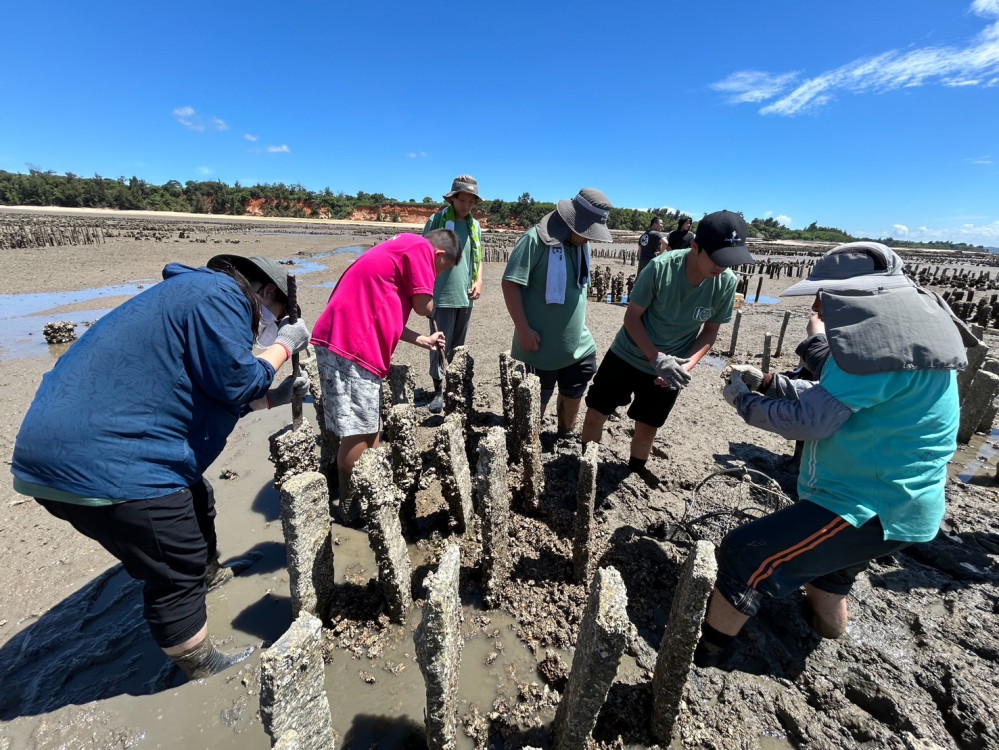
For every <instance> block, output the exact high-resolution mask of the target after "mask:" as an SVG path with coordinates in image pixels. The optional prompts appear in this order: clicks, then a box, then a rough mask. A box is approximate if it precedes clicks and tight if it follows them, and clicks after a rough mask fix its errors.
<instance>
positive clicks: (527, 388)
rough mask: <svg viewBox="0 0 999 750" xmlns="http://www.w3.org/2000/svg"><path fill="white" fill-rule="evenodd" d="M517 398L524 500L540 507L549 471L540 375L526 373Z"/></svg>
mask: <svg viewBox="0 0 999 750" xmlns="http://www.w3.org/2000/svg"><path fill="white" fill-rule="evenodd" d="M514 398H515V399H516V409H515V413H516V424H515V425H514V428H513V429H514V430H515V431H516V432H517V434H518V439H519V442H520V455H519V456H517V458H519V459H520V463H521V466H522V467H523V471H524V474H523V477H524V480H523V490H524V500H525V502H526V503H527V505H528V507H529V508H532V509H534V510H537V509H538V507H539V505H540V503H541V495H542V493H543V492H544V490H545V473H544V469H543V468H542V466H541V380H540V379H539V378H538V376H537V375H532V374H528V375H525V376H524V377H523V379H522V380H521V382H520V384H519V385H518V386H517V391H516V393H515V394H514Z"/></svg>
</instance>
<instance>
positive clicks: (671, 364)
mask: <svg viewBox="0 0 999 750" xmlns="http://www.w3.org/2000/svg"><path fill="white" fill-rule="evenodd" d="M689 361H690V360H689V359H687V358H686V357H672V356H670V355H669V354H663V353H662V352H659V354H657V355H656V362H655V365H654V367H655V368H656V375H658V376H659V377H661V378H662V379H663V380H665V381H666V384H667V385H668V386H670V387H671V388H676V389H680V388H683V387H684V386H686V385H687V383H689V382H690V373H689V372H687V371H686V370H684V369H683V367H681V365H685V364H687V363H688V362H689Z"/></svg>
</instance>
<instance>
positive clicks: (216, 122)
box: [212, 117, 229, 130]
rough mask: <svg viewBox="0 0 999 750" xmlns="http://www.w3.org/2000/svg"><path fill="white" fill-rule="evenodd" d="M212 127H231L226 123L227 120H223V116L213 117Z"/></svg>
mask: <svg viewBox="0 0 999 750" xmlns="http://www.w3.org/2000/svg"><path fill="white" fill-rule="evenodd" d="M212 127H213V128H215V129H216V130H228V129H229V126H228V125H226V124H225V120H223V119H222V118H221V117H213V118H212Z"/></svg>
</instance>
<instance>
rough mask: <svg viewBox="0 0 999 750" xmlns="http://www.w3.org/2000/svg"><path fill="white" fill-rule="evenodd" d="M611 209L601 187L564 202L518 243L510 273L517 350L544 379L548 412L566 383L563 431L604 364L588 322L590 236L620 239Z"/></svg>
mask: <svg viewBox="0 0 999 750" xmlns="http://www.w3.org/2000/svg"><path fill="white" fill-rule="evenodd" d="M611 208H612V206H611V202H610V201H609V200H608V199H607V196H606V195H604V194H603V193H601V192H600V191H599V190H595V189H593V188H583V189H582V190H580V191H579V193H578V194H577V195H576V197H575V198H573V199H572V200H571V201H567V200H561V201H559V202H558V206H557V208H556V210H554V211H552V212H551V213H549V214H546V215H545V216H543V217H542V219H541V221H539V222H538V223H537V225H536V226H534V227H532V228H531V229H530V230H529V231H528V232H527V233H526V234H525V235H524V236H522V237H521V238H520V239H519V240H518V241H517V244H516V246H515V247H514V248H513V253H512V254H511V255H510V260H509V261H508V262H507V264H506V270H505V271H504V272H503V299H504V300H505V302H506V309H507V311H509V313H510V317H511V318H512V319H513V325H514V336H513V343H512V344H511V346H510V354H511V356H512V357H513V358H514V359H519V360H520V361H521V362H524V363H525V364H526V365H527V366H528V369H529V370H530V371H531V372H533V373H534V374H536V375H537V376H538V377H539V378H540V379H541V414H542V416H544V413H545V408H546V407H547V405H548V402H549V401H550V400H551V397H552V394H554V392H555V384H556V383H558V403H557V409H558V432H559V434H560V435H568V434H570V433H571V432H572V430H573V429H574V428H575V426H576V417H577V416H578V415H579V403H580V401H581V400H582V398H583V394H584V393H585V392H586V386H587V384H588V383H589V382H590V378H592V377H593V373H594V372H595V371H596V369H597V358H596V352H597V345H596V343H595V342H594V341H593V336H592V335H591V334H590V331H589V330H588V329H587V327H586V295H587V290H588V287H589V284H590V245H589V242H590V241H594V242H611V241H612V237H611V233H610V230H609V229H608V228H607V218H608V217H609V216H610V210H611Z"/></svg>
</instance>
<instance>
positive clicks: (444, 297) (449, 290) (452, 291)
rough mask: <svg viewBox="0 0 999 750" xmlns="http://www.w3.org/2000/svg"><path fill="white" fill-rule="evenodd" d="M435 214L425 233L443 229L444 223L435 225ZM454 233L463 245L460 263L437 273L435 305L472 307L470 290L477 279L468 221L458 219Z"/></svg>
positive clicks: (424, 230)
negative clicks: (473, 272) (474, 273)
mask: <svg viewBox="0 0 999 750" xmlns="http://www.w3.org/2000/svg"><path fill="white" fill-rule="evenodd" d="M435 218H436V215H435V216H431V217H430V218H429V219H428V220H427V223H426V226H424V227H423V235H424V236H426V234H427V232H429V231H430V230H432V229H441V228H442V227H443V226H444V224H443V222H442V223H441V224H440V226H434V219H435ZM454 233H455V234H456V235H458V245H459V246H460V247H461V260H460V261H458V265H456V266H455V267H454V268H451V269H449V270H447V271H444V272H443V273H440V274H438V275H437V280H436V281H435V282H434V306H435V307H471V306H472V300H470V299H469V298H468V290H469V289H470V288H471V287H472V283H473V282H474V281H475V279H473V278H472V238H471V236H470V233H469V231H468V222H467V221H456V222H455V223H454Z"/></svg>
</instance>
